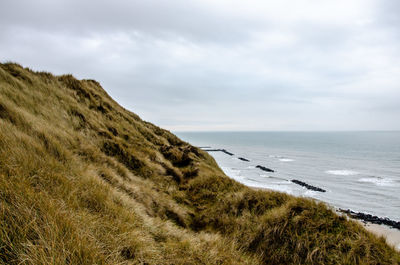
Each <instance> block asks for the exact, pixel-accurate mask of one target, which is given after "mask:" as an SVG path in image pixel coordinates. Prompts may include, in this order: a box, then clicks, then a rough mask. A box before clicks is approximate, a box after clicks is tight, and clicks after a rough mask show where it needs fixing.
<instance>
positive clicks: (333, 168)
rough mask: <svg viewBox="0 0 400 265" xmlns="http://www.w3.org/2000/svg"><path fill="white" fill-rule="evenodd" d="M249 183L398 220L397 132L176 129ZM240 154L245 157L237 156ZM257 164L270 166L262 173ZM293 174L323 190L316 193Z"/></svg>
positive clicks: (399, 149)
mask: <svg viewBox="0 0 400 265" xmlns="http://www.w3.org/2000/svg"><path fill="white" fill-rule="evenodd" d="M176 134H177V135H178V136H179V137H180V138H181V139H183V140H184V141H187V142H189V143H191V144H192V145H195V146H198V147H203V148H208V149H226V150H227V151H228V152H231V153H233V154H234V155H233V156H230V155H228V154H226V153H223V152H209V153H210V155H212V156H213V157H214V159H215V160H216V161H217V163H218V164H219V166H220V168H221V169H222V170H223V171H224V172H225V174H226V175H227V176H229V177H231V178H233V179H235V180H236V181H238V182H241V183H243V184H245V185H247V186H250V187H258V188H267V189H272V190H276V191H280V192H285V193H288V194H292V195H295V196H304V197H311V198H315V199H317V200H321V201H324V202H326V203H328V204H329V205H331V206H333V207H335V208H342V209H350V210H353V211H357V212H363V213H369V214H372V215H376V216H379V217H388V218H390V219H392V220H394V221H400V132H399V131H393V132H392V131H391V132H176ZM239 157H242V158H246V159H247V160H249V162H247V161H242V160H240V159H238V158H239ZM257 165H261V166H265V167H267V168H270V169H273V170H274V171H275V172H265V171H262V170H260V169H259V168H256V166H257ZM293 179H296V180H300V181H303V182H305V183H307V184H309V185H313V186H316V187H319V188H322V189H324V190H326V192H317V191H312V190H309V189H306V188H304V187H302V186H300V185H297V184H295V183H293V182H292V181H291V180H293Z"/></svg>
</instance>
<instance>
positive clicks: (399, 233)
mask: <svg viewBox="0 0 400 265" xmlns="http://www.w3.org/2000/svg"><path fill="white" fill-rule="evenodd" d="M351 220H355V221H357V222H359V223H360V224H361V225H362V226H363V227H364V228H365V229H366V230H367V231H369V232H371V233H373V234H375V235H376V236H378V237H384V238H385V240H386V243H387V244H388V245H389V246H391V247H393V248H394V249H395V250H396V251H397V252H400V230H398V229H395V228H391V227H388V226H386V225H378V224H372V223H368V222H366V223H364V222H362V221H360V220H356V219H353V218H351Z"/></svg>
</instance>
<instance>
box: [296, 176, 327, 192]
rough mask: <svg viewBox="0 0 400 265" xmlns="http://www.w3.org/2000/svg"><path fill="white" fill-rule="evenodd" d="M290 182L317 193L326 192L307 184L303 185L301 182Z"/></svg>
mask: <svg viewBox="0 0 400 265" xmlns="http://www.w3.org/2000/svg"><path fill="white" fill-rule="evenodd" d="M292 182H293V183H295V184H297V185H300V186H302V187H304V188H306V189H309V190H313V191H319V192H326V190H324V189H321V188H318V187H315V186H313V185H310V184H307V183H305V182H303V181H300V180H297V179H292Z"/></svg>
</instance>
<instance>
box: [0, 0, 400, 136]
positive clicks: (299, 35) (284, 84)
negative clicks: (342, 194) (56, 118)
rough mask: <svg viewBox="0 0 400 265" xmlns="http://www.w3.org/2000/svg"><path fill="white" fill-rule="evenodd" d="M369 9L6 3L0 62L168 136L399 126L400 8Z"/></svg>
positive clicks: (44, 0) (176, 2) (386, 4)
mask: <svg viewBox="0 0 400 265" xmlns="http://www.w3.org/2000/svg"><path fill="white" fill-rule="evenodd" d="M370 2H371V3H373V5H367V4H364V2H363V1H355V2H352V6H351V8H352V9H351V10H343V8H344V7H346V5H343V3H344V2H342V1H327V2H324V3H322V2H321V3H319V4H318V5H319V7H317V5H316V4H315V3H314V4H313V3H310V2H309V1H303V2H301V3H299V4H298V5H300V6H302V7H303V9H302V10H300V11H299V10H296V9H295V8H292V9H289V8H288V7H287V5H288V4H291V3H292V2H291V1H282V2H279V3H278V2H272V1H271V2H268V1H257V0H252V1H250V3H241V2H235V4H236V5H237V6H234V5H233V4H232V3H230V2H228V1H222V0H221V1H206V0H204V1H194V0H191V1H184V0H173V1H172V0H171V1H156V0H149V1H124V0H117V1H112V2H111V1H66V0H59V1H50V0H40V1H27V0H26V1H22V0H14V1H11V0H3V1H1V2H0V30H1V34H0V60H1V61H4V60H13V61H17V62H20V63H22V64H24V65H26V66H29V67H32V68H34V69H37V70H47V71H52V72H55V73H56V74H62V73H72V74H74V75H76V76H77V77H78V78H92V79H96V80H98V81H100V82H101V84H102V85H103V87H104V88H105V89H106V90H107V91H108V92H109V93H110V94H111V96H113V97H114V98H115V99H116V100H117V101H118V102H120V103H121V104H122V105H123V106H125V107H126V108H128V109H131V110H132V111H134V112H137V113H138V114H139V115H141V116H142V117H143V118H144V119H147V120H150V121H152V122H154V123H157V124H160V125H162V126H164V127H166V128H169V129H180V130H189V129H196V130H340V129H349V130H354V129H400V127H399V126H400V125H397V123H396V122H394V121H395V120H396V119H397V118H396V117H398V116H399V115H400V110H399V109H398V108H396V107H395V106H399V105H400V102H399V99H400V94H399V91H400V86H399V84H400V75H399V71H400V69H399V67H398V61H399V60H400V48H399V47H400V45H399V42H400V39H399V38H398V28H400V27H398V16H396V10H398V8H399V5H398V4H397V2H396V1H395V0H384V1H378V0H371V1H368V3H370ZM325 4H326V5H327V7H324V6H323V5H325ZM321 5H322V6H323V8H321ZM328 5H329V7H331V6H333V7H334V8H332V10H331V9H330V8H328ZM336 5H337V6H336ZM348 8H350V7H348ZM353 9H354V10H353ZM319 12H322V13H319ZM324 12H326V13H324ZM385 12H387V15H388V17H385V16H384V13H385ZM371 112H372V113H373V115H371ZM348 113H352V115H348Z"/></svg>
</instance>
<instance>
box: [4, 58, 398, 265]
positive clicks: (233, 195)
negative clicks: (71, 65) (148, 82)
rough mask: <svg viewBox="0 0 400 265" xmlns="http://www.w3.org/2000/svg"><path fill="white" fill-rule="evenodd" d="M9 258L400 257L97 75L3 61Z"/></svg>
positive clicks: (252, 260)
mask: <svg viewBox="0 0 400 265" xmlns="http://www.w3.org/2000/svg"><path fill="white" fill-rule="evenodd" d="M0 263H1V264H399V263H400V256H399V254H398V253H396V252H395V251H394V250H393V249H392V248H390V247H389V246H387V245H386V243H385V241H384V239H382V238H380V239H379V238H377V237H375V236H374V235H372V234H370V233H369V232H367V231H366V230H365V229H363V228H362V227H361V226H360V225H358V224H357V223H355V222H353V221H348V220H346V219H345V218H344V217H339V216H338V215H336V214H335V213H333V212H332V211H331V210H330V209H328V207H327V206H325V205H324V204H322V203H317V202H315V201H312V200H309V199H304V198H296V197H292V196H289V195H286V194H283V193H278V192H268V191H257V190H253V189H250V188H247V187H245V186H243V185H241V184H239V183H237V182H235V181H234V180H231V179H229V178H228V177H226V176H225V175H224V174H223V172H222V171H221V170H220V169H219V167H218V166H217V164H216V163H215V161H214V160H213V158H212V157H211V156H209V155H208V154H207V153H205V152H204V151H202V150H199V149H197V148H195V147H193V146H191V145H190V144H188V143H186V142H183V141H181V140H180V139H178V138H177V137H176V136H174V135H173V134H171V133H170V132H168V131H166V130H163V129H161V128H159V127H157V126H155V125H153V124H151V123H148V122H145V121H143V120H141V119H140V118H139V117H138V116H137V115H135V114H133V113H131V112H129V111H127V110H125V109H124V108H122V107H121V106H119V105H118V104H117V103H116V102H115V101H114V100H112V99H111V98H110V97H109V96H108V95H107V93H106V92H105V91H104V90H103V89H102V88H101V86H100V85H99V83H97V82H96V81H93V80H77V79H75V78H74V77H73V76H71V75H62V76H54V75H52V74H50V73H46V72H34V71H32V70H29V69H27V68H23V67H21V66H19V65H17V64H13V63H6V64H0Z"/></svg>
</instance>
